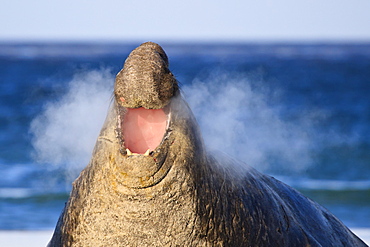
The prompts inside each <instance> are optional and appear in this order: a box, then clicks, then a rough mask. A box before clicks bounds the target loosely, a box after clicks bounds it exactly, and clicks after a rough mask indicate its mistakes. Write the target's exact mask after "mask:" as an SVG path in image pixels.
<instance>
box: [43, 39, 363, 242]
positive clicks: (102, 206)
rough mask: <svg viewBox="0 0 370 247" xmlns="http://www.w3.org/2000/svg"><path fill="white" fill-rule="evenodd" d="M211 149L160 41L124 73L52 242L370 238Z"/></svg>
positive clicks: (135, 55)
mask: <svg viewBox="0 0 370 247" xmlns="http://www.w3.org/2000/svg"><path fill="white" fill-rule="evenodd" d="M236 162H237V161H234V160H231V159H229V158H222V157H217V156H212V155H210V154H208V153H207V152H206V149H205V147H204V144H203V140H202V137H201V133H200V131H199V128H198V125H197V123H196V120H195V118H194V116H193V115H192V112H191V110H190V109H189V107H188V105H187V104H186V102H185V101H184V100H183V99H182V98H181V95H180V91H179V87H178V83H177V81H176V79H175V77H174V76H173V75H172V74H171V72H170V70H169V68H168V58H167V56H166V53H165V52H164V51H163V49H162V48H161V47H160V46H159V45H157V44H155V43H151V42H147V43H144V44H142V45H141V46H139V47H138V48H136V49H135V50H133V51H132V52H131V54H130V55H129V57H128V58H127V60H126V62H125V64H124V68H123V69H122V70H121V71H120V72H119V73H118V75H117V77H116V83H115V88H114V100H113V103H112V106H111V109H110V111H109V113H108V116H107V119H106V121H105V123H104V126H103V128H102V130H101V133H100V136H99V137H98V140H97V143H96V145H95V148H94V151H93V156H92V159H91V161H90V163H89V165H88V166H87V167H86V168H85V169H84V170H83V171H82V172H81V174H80V176H79V177H78V178H77V179H76V181H75V182H74V183H73V189H72V192H71V195H70V198H69V200H68V202H67V204H66V206H65V208H64V210H63V212H62V214H61V216H60V218H59V220H58V223H57V226H56V229H55V232H54V235H53V237H52V239H51V241H50V243H49V246H84V247H86V246H336V247H337V246H366V245H365V244H364V243H363V242H362V241H361V240H360V239H359V238H358V237H357V236H355V235H354V234H353V233H352V232H351V231H350V230H349V229H348V228H347V227H346V226H344V225H343V224H342V223H341V222H340V221H339V220H338V219H337V218H335V216H333V215H332V214H331V213H330V212H328V211H327V210H326V209H324V208H323V207H321V206H320V205H318V204H317V203H315V202H313V201H311V200H310V199H308V198H306V197H305V196H303V195H302V194H300V193H299V192H297V191H296V190H294V189H292V188H291V187H289V186H287V185H285V184H283V183H282V182H279V181H278V180H276V179H274V178H272V177H269V176H266V175H263V174H261V173H259V172H257V171H256V170H254V169H253V168H250V167H246V166H245V167H246V168H243V169H242V168H237V167H240V166H239V165H236V166H235V163H236Z"/></svg>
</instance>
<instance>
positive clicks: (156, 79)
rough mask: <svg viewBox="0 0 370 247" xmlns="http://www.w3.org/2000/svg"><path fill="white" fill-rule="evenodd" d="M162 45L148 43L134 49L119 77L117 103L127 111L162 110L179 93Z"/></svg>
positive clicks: (115, 91)
mask: <svg viewBox="0 0 370 247" xmlns="http://www.w3.org/2000/svg"><path fill="white" fill-rule="evenodd" d="M168 66H169V63H168V57H167V55H166V53H165V52H164V50H163V49H162V47H161V46H159V45H158V44H155V43H153V42H147V43H144V44H142V45H140V46H139V47H138V48H136V49H135V50H133V51H132V52H131V53H130V55H129V56H128V58H127V59H126V61H125V64H124V66H123V69H122V70H121V71H120V72H119V73H118V74H117V77H116V83H115V87H114V94H115V98H116V101H117V102H118V104H120V105H121V106H123V107H126V108H139V107H144V108H146V109H161V108H163V107H165V106H166V105H167V104H168V103H169V101H170V99H171V98H172V97H173V96H174V95H176V94H177V92H178V84H177V81H176V78H175V77H174V76H173V75H172V73H171V72H170V70H169V68H168Z"/></svg>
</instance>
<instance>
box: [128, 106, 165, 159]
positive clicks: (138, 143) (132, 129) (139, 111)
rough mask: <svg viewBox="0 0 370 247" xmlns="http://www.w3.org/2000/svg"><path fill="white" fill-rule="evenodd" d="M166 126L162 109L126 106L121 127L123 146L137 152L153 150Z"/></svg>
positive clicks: (160, 139) (161, 137)
mask: <svg viewBox="0 0 370 247" xmlns="http://www.w3.org/2000/svg"><path fill="white" fill-rule="evenodd" d="M166 126H167V115H166V114H165V113H164V111H163V109H145V108H142V107H141V108H136V109H133V108H127V112H126V114H125V116H124V120H123V127H122V132H123V136H124V140H125V147H126V148H128V149H130V151H131V152H133V153H138V154H144V153H145V152H146V151H147V150H148V149H150V150H151V151H152V150H154V149H155V148H156V147H157V146H158V145H159V144H160V143H161V141H162V139H163V136H164V134H165V132H166Z"/></svg>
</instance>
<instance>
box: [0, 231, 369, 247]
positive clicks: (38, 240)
mask: <svg viewBox="0 0 370 247" xmlns="http://www.w3.org/2000/svg"><path fill="white" fill-rule="evenodd" d="M351 230H352V231H353V232H354V233H355V234H356V235H357V236H359V237H360V238H361V239H362V240H363V241H365V242H366V244H368V245H369V244H370V228H354V229H351ZM52 233H53V231H52V230H50V231H0V246H1V247H21V246H27V247H42V246H46V244H47V243H48V242H49V240H50V238H51V235H52Z"/></svg>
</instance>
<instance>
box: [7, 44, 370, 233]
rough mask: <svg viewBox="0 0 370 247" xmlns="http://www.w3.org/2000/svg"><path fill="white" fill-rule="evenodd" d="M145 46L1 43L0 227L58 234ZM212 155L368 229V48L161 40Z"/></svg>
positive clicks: (367, 46) (369, 188)
mask: <svg viewBox="0 0 370 247" xmlns="http://www.w3.org/2000/svg"><path fill="white" fill-rule="evenodd" d="M138 45H139V44H138V43H122V44H120V43H99V42H96V43H93V42H92V43H1V44H0V176H1V178H0V230H50V229H53V228H54V227H55V224H56V222H57V219H58V216H59V214H60V212H61V210H62V208H63V207H64V204H65V202H66V200H67V199H68V195H69V191H70V189H71V183H72V181H73V180H74V179H75V178H76V177H77V176H78V174H79V172H80V171H81V169H83V167H84V166H86V165H87V163H88V162H89V159H90V156H91V152H92V148H93V147H94V144H95V140H96V137H97V135H98V133H99V130H100V128H101V126H102V123H103V121H104V118H105V115H106V113H107V110H108V107H109V104H110V103H111V100H112V87H113V83H114V77H115V74H117V73H118V71H119V70H120V69H121V68H122V65H123V63H124V61H125V59H126V57H127V55H128V54H129V52H130V51H131V50H132V49H134V48H135V47H137V46H138ZM161 45H162V46H163V48H164V50H165V51H166V53H167V55H168V56H169V60H170V69H171V71H172V72H173V74H174V75H175V76H176V77H177V79H178V81H179V83H180V86H181V88H182V89H181V90H182V93H183V95H184V97H185V98H186V99H187V101H188V102H189V104H190V106H191V107H192V109H193V111H194V113H195V115H196V118H197V120H198V122H199V124H200V126H201V129H202V132H203V135H204V139H205V142H206V144H207V146H208V147H209V149H210V150H213V151H217V152H223V153H225V154H227V155H230V156H232V157H235V158H236V159H239V160H242V161H244V162H245V163H246V164H248V165H250V166H253V167H255V168H256V169H258V170H260V171H262V172H264V173H266V174H269V175H271V176H274V177H276V178H278V179H280V180H282V181H283V182H285V183H287V184H289V185H290V186H292V187H294V188H296V189H298V190H299V191H301V192H302V193H303V194H304V195H306V196H308V197H309V198H311V199H313V200H315V201H317V202H319V203H320V204H321V205H323V206H324V207H326V208H327V209H329V210H330V211H331V212H332V213H333V214H334V215H336V216H337V217H338V218H339V219H341V220H342V221H343V222H344V223H345V224H346V225H347V226H349V227H356V228H362V227H364V228H369V227H370V43H364V44H354V43H352V44H351V43H350V44H340V43H335V44H320V43H301V44H290V43H276V44H275V43H271V44H270V43H246V44H243V43H234V44H232V43H227V44H223V43H211V44H206V43H187V44H181V43H163V44H161Z"/></svg>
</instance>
